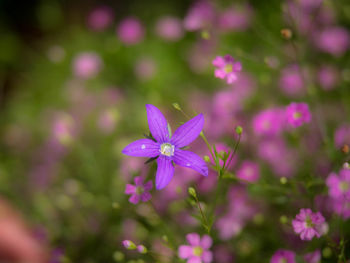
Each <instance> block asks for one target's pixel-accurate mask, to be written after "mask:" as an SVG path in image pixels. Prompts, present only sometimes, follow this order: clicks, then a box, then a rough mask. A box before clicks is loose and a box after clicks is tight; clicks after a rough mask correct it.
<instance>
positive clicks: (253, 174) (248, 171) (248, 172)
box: [237, 160, 260, 182]
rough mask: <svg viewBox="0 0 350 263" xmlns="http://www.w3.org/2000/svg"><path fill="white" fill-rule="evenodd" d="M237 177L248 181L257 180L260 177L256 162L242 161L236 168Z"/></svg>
mask: <svg viewBox="0 0 350 263" xmlns="http://www.w3.org/2000/svg"><path fill="white" fill-rule="evenodd" d="M237 177H238V178H240V179H242V180H245V181H248V182H256V181H258V180H259V177H260V171H259V166H258V164H257V163H255V162H252V161H249V160H245V161H243V162H242V164H241V166H240V167H239V168H238V171H237Z"/></svg>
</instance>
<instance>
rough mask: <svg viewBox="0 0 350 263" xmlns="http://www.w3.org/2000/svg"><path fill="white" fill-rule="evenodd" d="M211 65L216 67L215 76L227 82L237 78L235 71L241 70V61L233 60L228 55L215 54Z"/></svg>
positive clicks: (229, 82)
mask: <svg viewBox="0 0 350 263" xmlns="http://www.w3.org/2000/svg"><path fill="white" fill-rule="evenodd" d="M213 65H214V66H215V67H216V70H215V77H217V78H219V79H226V82H227V84H232V83H233V82H235V81H236V80H237V72H240V71H241V70H242V64H241V62H238V61H235V60H234V58H233V57H232V56H230V55H225V56H224V57H221V56H217V57H216V58H215V59H214V60H213Z"/></svg>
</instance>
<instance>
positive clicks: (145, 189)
mask: <svg viewBox="0 0 350 263" xmlns="http://www.w3.org/2000/svg"><path fill="white" fill-rule="evenodd" d="M134 182H135V185H132V184H127V185H126V188H125V194H127V195H131V196H130V198H129V202H130V203H133V204H137V203H138V202H140V200H141V201H142V202H147V201H149V200H150V199H151V198H152V196H151V194H150V193H149V191H150V190H151V189H152V187H153V184H152V181H148V182H147V183H143V178H142V177H141V176H136V177H135V179H134Z"/></svg>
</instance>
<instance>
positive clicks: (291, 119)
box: [286, 102, 311, 127]
mask: <svg viewBox="0 0 350 263" xmlns="http://www.w3.org/2000/svg"><path fill="white" fill-rule="evenodd" d="M286 120H287V122H288V124H290V125H291V126H293V127H299V126H301V125H302V124H303V123H308V122H310V121H311V113H310V111H309V106H308V105H307V104H306V103H296V102H292V103H291V104H289V105H288V106H287V108H286Z"/></svg>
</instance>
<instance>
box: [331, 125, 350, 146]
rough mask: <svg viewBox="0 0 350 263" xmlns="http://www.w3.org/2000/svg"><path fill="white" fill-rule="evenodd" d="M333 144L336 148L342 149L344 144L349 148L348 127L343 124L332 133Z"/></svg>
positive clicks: (349, 128)
mask: <svg viewBox="0 0 350 263" xmlns="http://www.w3.org/2000/svg"><path fill="white" fill-rule="evenodd" d="M334 144H335V146H336V147H337V148H339V149H340V148H341V147H343V146H344V145H345V144H347V145H349V146H350V125H349V124H343V125H341V126H339V127H338V128H337V129H336V131H335V133H334Z"/></svg>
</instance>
